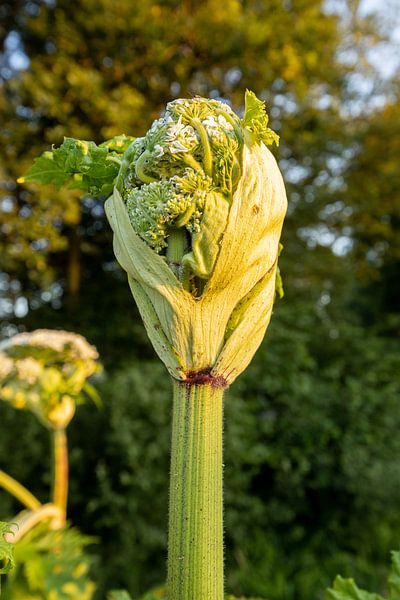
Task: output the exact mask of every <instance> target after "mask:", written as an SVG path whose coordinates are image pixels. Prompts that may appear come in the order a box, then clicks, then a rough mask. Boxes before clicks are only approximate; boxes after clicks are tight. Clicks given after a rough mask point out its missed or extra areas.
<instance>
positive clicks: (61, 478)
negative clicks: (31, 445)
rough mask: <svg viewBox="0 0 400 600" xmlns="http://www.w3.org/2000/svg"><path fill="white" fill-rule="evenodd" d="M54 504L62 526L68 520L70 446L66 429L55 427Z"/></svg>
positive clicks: (53, 433)
mask: <svg viewBox="0 0 400 600" xmlns="http://www.w3.org/2000/svg"><path fill="white" fill-rule="evenodd" d="M52 436H53V459H54V465H53V504H55V506H57V508H58V509H59V510H60V520H59V524H60V527H63V526H64V525H65V522H66V518H67V517H66V515H67V501H68V446H67V434H66V431H65V429H54V430H53V432H52Z"/></svg>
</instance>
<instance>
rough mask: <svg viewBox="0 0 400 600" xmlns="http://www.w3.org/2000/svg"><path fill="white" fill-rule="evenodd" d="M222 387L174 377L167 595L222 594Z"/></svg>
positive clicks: (177, 598)
mask: <svg viewBox="0 0 400 600" xmlns="http://www.w3.org/2000/svg"><path fill="white" fill-rule="evenodd" d="M222 429H223V388H221V387H213V386H212V385H210V384H208V383H207V384H192V385H189V384H185V383H178V382H174V408H173V425H172V452H171V485H170V507H169V511H170V512H169V544H168V600H223V595H224V575H223V525H222Z"/></svg>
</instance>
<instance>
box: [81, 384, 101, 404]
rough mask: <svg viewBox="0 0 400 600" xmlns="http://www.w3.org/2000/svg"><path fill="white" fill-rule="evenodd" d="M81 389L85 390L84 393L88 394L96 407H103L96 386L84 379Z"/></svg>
mask: <svg viewBox="0 0 400 600" xmlns="http://www.w3.org/2000/svg"><path fill="white" fill-rule="evenodd" d="M82 389H83V391H84V392H85V394H87V395H88V396H89V398H90V399H91V401H92V402H93V404H94V405H95V406H96V408H98V409H100V408H102V407H103V402H102V399H101V396H100V394H99V392H98V391H97V390H96V388H95V387H94V385H92V384H91V383H89V382H88V381H85V384H84V386H83V388H82Z"/></svg>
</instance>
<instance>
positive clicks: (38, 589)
mask: <svg viewBox="0 0 400 600" xmlns="http://www.w3.org/2000/svg"><path fill="white" fill-rule="evenodd" d="M93 542H95V539H94V538H91V537H89V536H85V535H83V534H81V533H80V532H79V531H78V530H77V529H75V528H65V529H58V530H55V531H53V530H49V529H48V526H47V525H46V524H44V523H41V524H39V525H38V526H37V527H35V528H34V529H32V530H31V531H29V532H28V533H27V534H26V535H25V536H23V538H21V540H20V541H19V542H18V543H17V544H16V546H15V554H16V562H17V564H18V565H21V567H23V569H22V570H21V571H20V573H19V574H18V575H19V577H20V578H21V576H22V577H23V579H22V580H21V579H20V583H21V585H23V586H24V588H26V589H27V590H29V593H30V595H33V594H38V595H40V597H43V598H50V595H51V598H52V599H54V600H73V599H75V598H79V600H91V599H92V596H93V593H94V589H95V585H94V583H93V582H92V581H91V580H90V575H89V569H90V565H91V558H89V556H87V555H86V554H85V548H86V546H88V545H89V544H92V543H93Z"/></svg>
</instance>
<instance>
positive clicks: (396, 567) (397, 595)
mask: <svg viewBox="0 0 400 600" xmlns="http://www.w3.org/2000/svg"><path fill="white" fill-rule="evenodd" d="M388 581H389V590H390V600H400V552H392V568H391V569H390V575H389V579H388Z"/></svg>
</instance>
